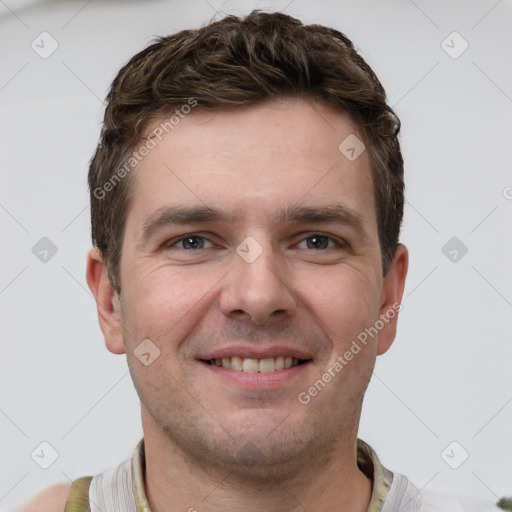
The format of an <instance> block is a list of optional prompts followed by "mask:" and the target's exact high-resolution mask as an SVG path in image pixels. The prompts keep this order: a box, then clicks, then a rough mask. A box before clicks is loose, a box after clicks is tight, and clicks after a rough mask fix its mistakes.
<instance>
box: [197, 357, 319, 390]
mask: <svg viewBox="0 0 512 512" xmlns="http://www.w3.org/2000/svg"><path fill="white" fill-rule="evenodd" d="M310 362H311V361H308V362H307V363H302V364H299V365H298V366H293V367H292V368H284V369H282V370H274V371H273V372H268V373H260V372H244V371H238V370H231V369H229V368H224V367H223V366H216V365H213V364H208V363H204V362H203V361H201V364H202V365H203V366H205V367H206V368H207V369H208V370H210V371H212V372H213V373H214V375H217V376H218V377H219V378H221V379H222V380H224V381H225V382H227V383H228V384H230V385H233V384H234V385H237V386H239V387H241V388H244V389H257V390H261V389H276V388H278V387H280V386H281V385H283V384H284V383H286V382H288V381H289V380H291V379H293V378H294V377H296V376H297V375H300V374H301V373H302V372H303V371H305V370H306V369H307V367H308V366H309V364H310Z"/></svg>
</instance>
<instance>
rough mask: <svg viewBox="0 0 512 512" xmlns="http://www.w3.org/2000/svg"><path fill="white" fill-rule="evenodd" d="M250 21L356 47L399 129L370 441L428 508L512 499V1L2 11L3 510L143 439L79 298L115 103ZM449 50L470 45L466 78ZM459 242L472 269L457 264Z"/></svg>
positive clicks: (127, 387) (125, 5)
mask: <svg viewBox="0 0 512 512" xmlns="http://www.w3.org/2000/svg"><path fill="white" fill-rule="evenodd" d="M255 7H258V8H263V9H268V10H283V9H284V11H285V12H286V13H288V14H291V15H293V16H297V17H300V18H301V19H302V20H303V21H304V22H307V23H322V24H326V25H331V26H333V27H335V28H337V29H339V30H341V31H342V32H344V33H346V34H347V35H348V37H349V38H351V39H352V40H353V41H354V42H355V44H356V46H357V47H358V48H359V49H360V51H361V53H362V54H363V56H364V57H365V59H367V61H368V62H369V63H370V65H371V66H372V67H373V68H374V70H375V71H376V73H377V74H378V76H379V77H380V79H381V80H382V82H383V84H384V86H385V88H386V90H387V92H388V96H389V101H390V104H391V105H393V106H395V108H396V111H397V113H398V115H399V116H400V118H401V120H402V122H403V131H402V138H401V141H402V149H403V154H404V158H405V163H406V194H407V195H406V197H407V206H406V211H405V221H404V228H403V235H402V241H403V242H404V243H405V244H406V245H407V246H408V247H409V250H410V257H411V263H410V270H409V276H408V280H407V287H406V291H405V297H404V300H403V306H404V309H403V311H402V313H401V315H400V321H399V333H398V336H397V339H396V341H395V344H394V346H393V347H392V349H391V350H390V352H388V353H387V354H386V355H384V356H382V357H381V358H379V361H378V363H377V366H376V369H375V374H374V378H373V380H372V382H371V384H370V386H369V389H368V393H367V397H366V400H365V407H364V412H363V416H362V420H361V428H360V437H361V438H362V439H364V440H366V441H367V442H369V443H370V444H371V445H372V446H373V447H374V448H375V450H376V451H377V453H378V455H379V456H380V458H381V461H382V462H383V463H384V464H385V465H386V466H387V467H389V468H390V469H391V470H393V471H398V472H400V473H403V474H405V475H407V476H408V477H409V478H410V479H411V480H412V481H413V482H414V483H415V484H416V485H417V486H418V487H419V488H428V489H437V490H446V491H451V492H456V493H461V494H466V495H469V496H475V497H481V498H485V499H488V500H491V501H496V500H497V498H498V496H503V495H505V494H508V495H512V483H511V482H512V436H511V433H510V432H511V431H512V428H511V427H512V377H511V374H512V372H511V361H512V357H511V356H512V348H511V334H512V272H511V270H510V268H511V262H512V227H511V226H512V172H511V152H512V151H511V140H512V121H511V119H512V117H511V114H512V70H511V62H512V59H511V54H512V45H511V43H512V30H511V28H512V2H511V1H510V0H501V1H496V0H485V1H484V0H479V1H471V2H468V1H455V0H450V1H446V0H436V1H426V0H423V1H422V0H415V1H414V2H413V1H412V0H401V1H399V0H394V1H382V0H366V1H357V0H353V1H334V0H332V1H329V0H323V1H318V0H315V1H311V2H307V1H304V0H294V1H293V0H292V1H291V2H290V1H289V0H287V1H283V2H281V1H276V2H256V1H240V2H234V1H230V0H228V1H226V2H224V3H222V0H192V1H184V0H181V1H138V2H137V1H131V2H114V1H99V0H96V1H94V0H93V1H90V0H89V1H83V2H79V1H76V2H75V1H62V2H50V1H48V2H43V1H41V2H29V1H28V0H27V1H18V2H17V1H15V0H0V52H1V53H0V112H1V114H0V116H1V117H0V119H1V124H0V141H1V142H0V143H1V159H0V162H1V165H0V169H1V171H0V172H1V188H0V225H1V233H2V237H1V244H0V257H1V266H0V320H1V336H2V338H1V342H2V345H1V348H2V350H1V359H0V360H1V367H0V372H1V373H0V379H1V394H0V432H1V435H0V439H1V441H0V442H1V446H2V453H1V461H2V463H1V467H0V508H3V509H9V510H10V509H12V508H14V507H15V506H16V505H18V504H20V502H23V501H25V500H26V499H27V498H28V497H30V496H32V495H33V494H34V493H36V492H37V491H39V490H41V489H42V488H44V487H47V486H48V485H50V484H52V483H56V482H66V481H70V480H72V479H74V478H77V477H79V476H83V475H93V474H96V473H99V472H101V471H103V470H104V469H106V468H108V467H111V466H114V465H117V464H118V463H119V462H121V461H122V460H124V459H126V458H127V457H129V456H130V455H131V452H132V450H133V448H134V446H135V444H136V442H137V441H138V440H139V439H140V437H141V436H142V429H141V424H140V408H139V401H138V397H137V395H136V393H135V390H134V388H133V385H132V382H131V379H130V376H129V374H128V369H127V364H126V359H125V356H124V355H123V356H115V355H113V354H111V353H110V352H108V351H107V349H106V348H105V346H104V343H103V338H102V335H101V332H100V330H99V327H98V324H97V320H96V314H95V305H94V301H93V299H92V296H91V294H90V293H89V291H88V288H87V285H86V282H85V278H84V272H85V258H86V253H87V250H88V249H89V246H90V233H89V229H90V228H89V210H88V192H87V188H86V173H87V166H88V161H89V158H90V157H91V155H92V152H93V150H94V148H95V145H96V143H97V140H98V135H99V129H100V122H101V117H102V113H103V103H102V99H103V98H104V97H105V94H106V91H107V88H108V87H109V85H110V83H111V81H112V79H113V78H114V76H115V75H116V73H117V72H118V70H119V68H120V67H121V65H122V64H124V62H125V61H126V60H127V59H128V58H129V57H131V56H132V55H133V54H134V53H136V52H138V51H139V50H141V49H142V48H143V47H145V46H146V45H147V44H148V43H149V42H150V41H151V39H152V38H153V37H154V36H156V35H167V34H169V33H173V32H175V31H177V30H180V29H183V28H189V27H196V26H198V25H200V24H203V23H206V22H207V21H209V20H210V19H211V18H212V17H214V16H215V17H218V16H219V14H218V13H216V10H219V13H227V12H230V13H235V14H242V13H247V12H250V10H252V9H253V8H255ZM43 31H47V32H48V33H49V34H51V36H52V38H54V39H55V40H56V41H57V43H58V48H57V50H56V51H55V52H54V53H53V54H52V55H51V56H50V57H48V58H47V59H43V58H41V57H40V56H39V55H38V53H36V52H35V51H34V50H33V49H32V48H31V43H32V41H35V43H34V44H39V46H40V47H41V46H42V45H43V43H41V38H42V37H47V36H40V34H41V32H43ZM454 31H456V32H458V33H459V34H460V36H461V37H462V38H464V40H465V41H467V43H468V44H469V47H468V49H467V50H466V51H465V52H464V53H462V54H461V55H460V56H459V57H458V58H453V57H452V56H450V55H449V54H448V53H447V52H446V51H445V50H448V51H449V52H451V53H452V54H454V53H458V52H459V51H460V50H461V49H462V48H463V44H464V41H463V40H462V39H460V38H459V36H457V35H455V36H453V35H451V36H450V34H452V32H454ZM448 36H450V37H448ZM443 41H445V43H443ZM44 47H45V48H46V49H48V48H49V39H45V42H44ZM42 237H48V238H49V239H50V240H51V241H52V242H53V244H55V246H56V247H57V249H58V252H57V253H56V254H55V255H54V256H53V257H51V258H50V257H48V261H47V262H46V263H44V262H41V261H40V260H39V259H38V258H37V257H36V255H34V254H33V252H32V248H33V246H34V245H35V244H36V243H37V242H38V241H39V240H40V239H41V238H42ZM452 237H457V238H458V239H459V240H460V242H462V243H463V244H464V245H465V246H466V247H467V249H468V252H467V253H466V254H465V255H464V256H462V257H461V254H462V253H461V252H460V249H457V248H456V249H455V250H458V251H459V252H458V253H457V261H455V262H453V261H450V259H449V258H448V257H447V256H445V254H444V253H443V251H442V248H443V247H444V246H445V244H446V243H447V242H448V241H449V240H450V239H451V238H452ZM457 243H459V242H457ZM459 245H460V244H459ZM449 250H453V248H450V247H449V248H448V249H447V250H445V252H446V253H448V255H449V256H450V254H449ZM36 252H37V251H36ZM41 256H42V255H41ZM454 256H455V253H452V254H451V257H452V258H453V257H454ZM43 441H46V442H47V443H49V444H50V445H51V446H52V447H54V449H55V450H56V451H57V452H58V458H57V460H56V461H55V462H54V463H53V464H52V465H51V466H50V467H49V468H48V469H46V470H45V469H42V468H41V467H40V466H39V465H38V464H36V462H34V460H33V459H32V458H31V453H32V452H33V451H34V450H36V449H37V450H38V453H41V448H40V443H41V442H43ZM453 441H456V442H457V443H458V445H452V446H451V447H449V448H448V450H445V449H446V448H447V447H448V446H449V445H450V443H452V442H453ZM452 450H453V451H452ZM462 450H466V451H467V452H468V454H469V458H468V459H467V460H466V461H465V462H464V463H463V464H462V465H460V467H459V468H458V469H452V467H450V466H449V464H448V463H447V461H448V462H450V463H451V464H452V465H456V464H457V463H459V462H460V461H461V460H462V456H463V455H464V452H463V451H462ZM43 451H44V452H45V457H48V456H49V455H48V454H49V453H50V450H49V449H48V448H44V446H43ZM442 453H444V454H445V455H444V458H443V456H442V455H441V454H442Z"/></svg>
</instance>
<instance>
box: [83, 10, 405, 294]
mask: <svg viewBox="0 0 512 512" xmlns="http://www.w3.org/2000/svg"><path fill="white" fill-rule="evenodd" d="M282 97H304V98H310V99H313V100H316V101H319V102H321V103H323V104H325V105H327V106H330V107H331V108H334V109H337V110H338V111H343V112H347V113H348V114H349V115H350V116H351V118H352V119H353V120H354V122H356V123H357V126H358V127H359V128H360V130H361V132H362V135H363V137H364V143H365V145H366V146H367V148H368V149H369V154H370V160H371V164H372V175H373V183H374V200H375V209H376V212H377V224H378V232H379V243H380V248H381V253H382V272H383V275H386V274H387V272H388V270H389V267H390V263H391V261H392V259H393V256H394V253H395V249H396V246H397V244H398V238H399V234H400V226H401V223H402V217H403V207H404V181H403V159H402V154H401V152H400V145H399V141H398V132H399V131H400V120H399V119H398V117H397V116H396V115H395V113H394V112H393V110H392V109H391V107H389V106H388V105H387V104H386V93H385V91H384V88H383V87H382V85H381V83H380V81H379V80H378V78H377V76H376V75H375V73H374V72H373V70H372V69H371V68H370V66H369V65H368V64H367V63H366V62H365V61H364V59H363V58H362V57H361V56H360V55H359V54H358V53H357V52H356V50H355V49H354V46H353V44H352V42H351V41H350V40H349V39H348V38H347V37H346V36H345V35H344V34H342V33H341V32H338V31H337V30H334V29H332V28H328V27H325V26H322V25H303V24H302V22H301V21H299V20H297V19H295V18H292V17H290V16H287V15H285V14H282V13H264V12H261V11H253V12H252V13H251V14H249V15H247V16H245V17H243V18H239V17H236V16H226V17H225V18H223V19H221V20H219V21H216V22H212V23H210V24H208V25H206V26H204V27H202V28H200V29H198V30H183V31H181V32H178V33H176V34H174V35H171V36H168V37H161V38H158V39H157V40H156V42H154V43H153V44H152V45H151V46H149V47H148V48H146V49H145V50H143V51H141V52H140V53H138V54H137V55H135V56H134V57H133V58H132V59H131V60H130V61H129V62H128V63H127V64H126V65H125V66H124V67H123V68H122V69H121V71H120V72H119V74H118V75H117V77H116V78H115V80H114V81H113V83H112V87H111V89H110V92H109V94H108V96H107V107H106V111H105V118H104V124H103V128H102V132H101V140H100V143H99V144H98V147H97V149H96V152H95V154H94V156H93V158H92V160H91V165H90V169H89V188H90V193H91V221H92V241H93V244H94V245H95V246H96V247H98V248H99V249H100V251H101V253H102V255H103V258H104V260H105V264H106V267H107V271H108V275H109V278H110V280H111V282H112V285H113V286H114V287H115V289H116V290H117V291H118V292H120V289H121V288H120V284H121V283H120V276H119V264H120V259H121V249H122V245H123V235H124V226H125V221H126V216H127V212H128V207H129V198H130V186H129V184H130V181H131V180H130V179H128V178H127V179H121V178H124V176H125V175H126V174H127V173H128V172H129V169H127V168H126V162H127V161H128V160H129V159H130V158H132V159H133V155H134V150H135V149H136V148H137V147H139V146H140V144H141V140H143V139H142V133H143V130H144V129H145V128H146V127H147V126H148V124H149V123H150V122H151V121H152V120H154V119H155V118H158V117H162V116H165V115H170V113H172V112H173V110H174V109H176V108H179V107H180V106H182V105H184V104H187V103H190V100H191V98H193V99H194V101H195V102H196V103H195V104H196V105H197V106H195V108H196V109H197V108H200V109H222V108H229V107H235V108H236V107H238V106H247V105H255V104H259V103H263V102H267V101H271V100H275V99H279V98H282ZM189 110H190V109H189ZM146 140H147V139H146ZM340 142H341V141H340ZM123 166H125V167H123ZM120 169H124V172H120ZM116 178H117V179H116ZM107 185H108V186H107ZM107 192H108V193H107Z"/></svg>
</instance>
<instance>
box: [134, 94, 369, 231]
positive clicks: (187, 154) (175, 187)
mask: <svg viewBox="0 0 512 512" xmlns="http://www.w3.org/2000/svg"><path fill="white" fill-rule="evenodd" d="M165 121H166V120H165V119H162V120H157V121H155V122H154V123H152V124H151V125H150V126H149V127H148V128H147V130H146V135H149V134H151V133H153V134H154V133H155V130H158V129H159V127H162V126H165V124H163V123H165ZM175 121H176V120H175ZM167 131H168V133H164V134H163V136H160V137H159V138H157V137H153V138H152V140H154V142H155V145H154V147H153V149H151V150H150V151H149V152H148V154H147V155H146V156H145V157H144V158H143V159H142V161H141V162H140V163H139V164H138V166H137V168H136V170H135V171H134V172H133V175H132V180H133V182H132V202H131V207H130V212H129V214H128V218H129V219H130V216H132V217H135V220H136V221H137V223H138V224H139V225H141V223H144V221H145V219H147V218H148V217H149V216H150V215H151V214H153V213H154V212H155V211H157V210H158V209H161V208H162V207H166V206H172V205H173V204H187V205H198V204H203V205H206V204H207V205H216V206H218V207H222V208H223V209H225V210H229V211H230V212H232V213H233V214H234V218H236V219H238V220H240V221H242V220H247V221H250V220H251V219H252V221H261V222H263V220H264V219H265V218H267V217H268V219H269V220H271V219H270V217H271V212H273V211H276V212H277V211H280V212H282V210H283V209H286V208H292V207H296V206H297V205H309V206H313V205H314V206H322V205H326V204H329V205H333V204H341V205H342V206H344V207H346V208H348V209H351V210H352V211H354V212H355V213H358V214H359V215H360V216H361V217H362V218H364V219H365V220H366V223H367V224H369V225H370V227H369V231H371V230H372V229H373V228H374V227H375V228H376V222H375V210H374V199H373V185H372V177H371V171H370V164H369V157H368V155H367V151H363V152H362V153H361V154H360V155H359V156H358V157H357V158H355V159H353V158H347V153H346V151H345V150H346V146H347V143H346V142H344V141H348V143H349V144H348V145H349V146H354V142H355V143H356V145H357V144H361V145H362V142H360V141H361V140H362V135H361V134H360V131H359V130H358V127H357V125H356V124H355V123H354V122H353V121H352V120H351V118H350V117H349V116H348V115H347V114H345V113H343V112H336V111H334V110H332V109H329V108H326V107H325V106H323V105H319V104H317V103H313V102H311V101H305V100H302V99H290V100H281V101H279V102H272V103H264V104H261V105H257V106H251V107H244V108H236V109H230V110H216V111H213V112H212V111H205V110H201V109H197V110H195V111H192V112H191V113H190V114H188V115H186V116H183V117H182V118H180V119H179V122H178V123H175V124H174V125H173V126H172V129H169V128H168V130H167ZM355 137H357V139H356V138H355ZM358 141H359V142H358ZM340 144H341V150H340ZM349 149H350V148H349ZM354 149H355V151H357V152H359V150H360V149H361V146H355V148H354ZM344 151H345V152H344ZM353 153H354V152H352V154H351V153H350V152H349V153H348V156H353Z"/></svg>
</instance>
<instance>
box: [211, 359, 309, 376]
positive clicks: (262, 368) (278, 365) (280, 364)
mask: <svg viewBox="0 0 512 512" xmlns="http://www.w3.org/2000/svg"><path fill="white" fill-rule="evenodd" d="M307 361H310V360H309V359H307V360H306V359H297V358H296V357H291V356H278V357H267V358H265V359H255V358H251V357H239V356H233V357H223V358H217V359H209V360H207V361H203V362H205V363H207V364H210V365H212V366H219V367H222V368H227V369H229V370H235V371H240V372H248V373H257V372H259V373H271V372H274V371H277V370H284V369H289V368H293V367H295V366H299V365H301V364H303V363H306V362H307Z"/></svg>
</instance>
